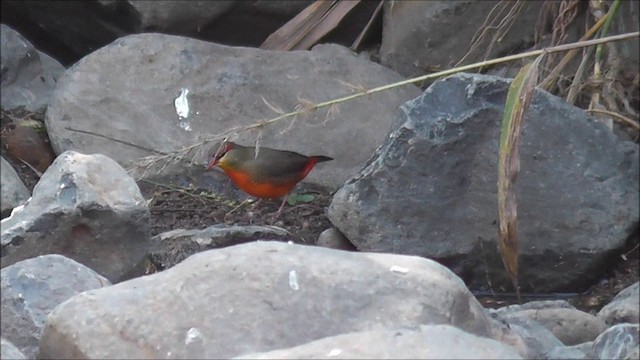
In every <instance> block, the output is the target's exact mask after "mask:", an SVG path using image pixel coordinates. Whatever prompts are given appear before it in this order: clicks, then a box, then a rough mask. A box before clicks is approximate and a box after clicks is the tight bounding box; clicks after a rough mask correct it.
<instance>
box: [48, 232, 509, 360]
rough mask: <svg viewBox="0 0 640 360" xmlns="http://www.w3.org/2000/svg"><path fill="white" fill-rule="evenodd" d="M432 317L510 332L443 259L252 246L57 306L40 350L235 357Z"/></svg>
mask: <svg viewBox="0 0 640 360" xmlns="http://www.w3.org/2000/svg"><path fill="white" fill-rule="evenodd" d="M425 324H445V325H451V326H454V327H457V328H459V329H461V330H464V331H466V332H468V333H470V334H474V335H478V336H484V337H491V336H492V335H495V334H498V333H500V331H499V329H496V327H495V326H496V325H495V324H494V323H493V322H492V321H490V320H489V319H488V318H487V317H486V315H485V314H484V311H483V309H482V306H481V305H480V304H479V303H478V302H477V300H476V299H475V298H474V297H473V296H472V295H471V293H470V292H469V291H468V290H467V289H466V288H465V286H464V284H463V283H462V281H461V280H460V279H459V278H457V277H456V276H455V275H454V274H453V273H452V272H451V271H449V270H447V269H446V268H445V267H443V266H441V265H439V264H438V263H436V262H434V261H431V260H427V259H423V258H420V257H414V256H401V255H392V254H368V253H354V252H346V251H339V250H332V249H325V248H320V247H315V246H303V245H295V244H286V243H281V242H253V243H247V244H241V245H236V246H231V247H226V248H222V249H214V250H209V251H205V252H201V253H198V254H196V255H192V256H191V257H189V258H187V259H186V260H184V261H183V262H181V263H180V264H178V265H176V266H174V267H173V268H171V269H168V270H165V271H163V272H160V273H156V274H153V275H149V276H144V277H140V278H136V279H133V280H129V281H125V282H122V283H119V284H117V285H114V286H111V287H109V288H104V289H98V290H92V291H88V292H84V293H82V294H79V295H77V296H75V297H73V298H72V299H70V300H69V301H67V302H65V303H64V304H62V305H60V306H58V307H57V308H56V309H55V310H54V311H53V312H52V313H51V314H50V316H49V318H48V320H47V324H46V326H45V330H44V333H43V336H42V339H41V342H40V356H41V357H42V358H45V359H48V358H85V359H97V358H119V359H122V358H142V357H146V358H149V357H151V358H156V359H167V358H190V359H194V358H229V357H234V356H240V355H245V354H249V353H259V352H265V351H271V350H276V349H283V348H289V347H293V346H298V345H302V344H305V343H308V342H310V341H314V340H319V339H322V338H325V337H329V336H334V335H339V334H344V333H350V332H359V331H376V330H384V329H397V328H402V327H416V326H419V325H425Z"/></svg>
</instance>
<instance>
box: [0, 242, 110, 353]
mask: <svg viewBox="0 0 640 360" xmlns="http://www.w3.org/2000/svg"><path fill="white" fill-rule="evenodd" d="M109 285H111V283H110V282H109V280H107V279H106V278H104V277H102V276H100V275H99V274H98V273H96V272H95V271H93V270H91V269H89V268H88V267H86V266H84V265H82V264H80V263H78V262H76V261H73V260H71V259H69V258H66V257H64V256H62V255H44V256H38V257H35V258H33V259H28V260H24V261H19V262H17V263H15V264H13V265H11V266H8V267H6V268H4V269H2V271H1V273H0V288H1V289H2V292H1V294H2V302H1V306H2V319H1V323H2V336H3V337H6V338H7V339H9V340H11V341H12V342H13V344H15V345H16V346H17V347H18V348H19V349H20V350H21V351H22V352H23V353H24V354H25V355H26V356H27V357H28V358H30V359H33V358H35V357H36V355H37V352H38V342H39V340H40V335H41V334H42V328H43V327H44V323H45V321H46V319H47V316H48V315H49V313H50V312H51V311H52V310H53V309H54V308H55V307H56V306H58V305H59V304H60V303H62V302H63V301H65V300H67V299H69V298H70V297H72V296H73V295H76V294H78V293H81V292H83V291H85V290H90V289H97V288H100V287H103V286H109ZM3 347H4V345H3ZM3 351H4V350H3ZM2 358H3V359H11V358H13V357H6V358H5V357H4V356H3V357H2Z"/></svg>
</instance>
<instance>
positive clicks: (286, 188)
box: [207, 141, 333, 217]
mask: <svg viewBox="0 0 640 360" xmlns="http://www.w3.org/2000/svg"><path fill="white" fill-rule="evenodd" d="M329 160H333V159H332V158H330V157H328V156H321V155H316V156H304V155H302V154H298V153H296V152H293V151H284V150H276V149H270V148H267V147H264V146H261V147H260V148H259V149H258V155H257V156H256V148H255V147H253V146H242V145H238V144H236V143H233V142H229V141H226V142H224V143H223V144H222V145H221V146H220V149H218V151H217V152H216V153H215V154H214V155H213V157H212V158H211V160H210V161H209V163H208V164H207V170H211V169H212V168H213V167H215V166H217V167H219V168H221V169H222V170H223V171H224V172H225V174H227V176H228V177H229V178H230V179H231V181H232V182H233V183H234V184H235V185H236V186H237V187H239V188H240V189H241V190H242V191H244V192H246V193H248V194H249V195H253V196H255V197H257V198H260V199H277V198H280V197H282V196H285V195H288V194H289V193H290V192H291V190H293V188H294V187H295V186H296V184H297V183H299V182H300V181H301V180H302V179H304V178H305V177H306V176H307V175H308V174H309V172H310V171H311V169H313V167H314V166H315V165H316V164H317V163H319V162H324V161H329ZM286 200H287V197H286V196H285V198H284V199H283V201H282V204H281V205H280V208H279V209H278V211H277V212H276V213H275V214H276V217H277V216H279V215H280V213H281V212H282V209H283V208H284V204H285V202H286Z"/></svg>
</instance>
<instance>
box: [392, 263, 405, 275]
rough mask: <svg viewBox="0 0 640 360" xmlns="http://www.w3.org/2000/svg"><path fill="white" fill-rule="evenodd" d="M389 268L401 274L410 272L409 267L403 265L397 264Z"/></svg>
mask: <svg viewBox="0 0 640 360" xmlns="http://www.w3.org/2000/svg"><path fill="white" fill-rule="evenodd" d="M389 270H391V272H394V273H400V274H406V273H408V272H409V269H407V268H405V267H402V266H397V265H393V266H392V267H391V269H389Z"/></svg>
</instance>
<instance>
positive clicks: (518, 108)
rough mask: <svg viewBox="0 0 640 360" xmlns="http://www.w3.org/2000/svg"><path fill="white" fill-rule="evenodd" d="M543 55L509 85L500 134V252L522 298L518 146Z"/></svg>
mask: <svg viewBox="0 0 640 360" xmlns="http://www.w3.org/2000/svg"><path fill="white" fill-rule="evenodd" d="M542 57H543V55H541V56H539V57H538V58H537V59H536V60H535V61H534V62H533V63H531V64H527V65H525V66H524V67H523V68H522V69H520V72H519V73H518V75H517V76H516V78H515V79H514V80H513V82H512V83H511V86H510V87H509V93H508V94H507V101H506V103H505V107H504V116H503V120H502V128H501V130H500V131H501V134H500V150H499V151H500V154H499V160H498V161H499V162H498V216H499V224H500V227H499V232H498V235H499V236H498V251H499V252H500V256H501V257H502V262H503V264H504V267H505V270H506V272H507V275H509V278H510V279H511V282H512V284H513V287H514V288H515V291H516V296H517V297H518V302H519V301H520V286H519V283H518V256H519V250H518V228H517V220H518V212H517V202H516V188H515V183H516V179H517V177H518V172H519V171H520V157H519V154H518V145H519V142H520V133H521V129H522V123H523V119H524V115H525V113H526V112H527V109H528V108H529V104H530V103H531V99H532V98H533V94H534V91H535V87H536V84H537V81H538V68H539V65H540V60H541V59H542Z"/></svg>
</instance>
